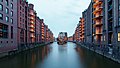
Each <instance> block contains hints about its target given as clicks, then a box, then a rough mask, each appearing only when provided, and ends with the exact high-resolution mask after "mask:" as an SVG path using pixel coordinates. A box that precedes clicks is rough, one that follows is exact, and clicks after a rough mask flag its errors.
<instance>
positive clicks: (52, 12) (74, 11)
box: [28, 0, 91, 37]
mask: <svg viewBox="0 0 120 68" xmlns="http://www.w3.org/2000/svg"><path fill="white" fill-rule="evenodd" d="M90 1H91V0H28V2H29V3H32V4H34V9H35V10H36V12H37V15H38V16H39V17H40V18H41V19H44V23H45V24H46V25H48V27H49V28H50V30H51V31H52V32H53V34H54V36H55V37H57V36H58V34H59V32H67V33H68V36H72V35H73V34H74V31H75V28H76V26H77V24H78V23H79V18H80V17H81V16H82V12H83V11H84V10H85V9H87V8H88V6H89V4H90Z"/></svg>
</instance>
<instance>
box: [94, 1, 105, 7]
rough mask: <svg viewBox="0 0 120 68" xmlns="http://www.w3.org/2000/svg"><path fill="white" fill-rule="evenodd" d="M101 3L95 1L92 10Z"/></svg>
mask: <svg viewBox="0 0 120 68" xmlns="http://www.w3.org/2000/svg"><path fill="white" fill-rule="evenodd" d="M102 3H103V2H102V1H100V0H99V1H96V2H95V3H94V4H93V8H96V7H97V6H99V5H102Z"/></svg>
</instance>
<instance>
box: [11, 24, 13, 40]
mask: <svg viewBox="0 0 120 68" xmlns="http://www.w3.org/2000/svg"><path fill="white" fill-rule="evenodd" d="M11 39H13V26H11Z"/></svg>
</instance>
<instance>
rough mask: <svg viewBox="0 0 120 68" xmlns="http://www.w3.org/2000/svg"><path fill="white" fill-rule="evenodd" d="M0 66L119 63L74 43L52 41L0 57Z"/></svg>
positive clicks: (70, 67)
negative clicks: (16, 53)
mask: <svg viewBox="0 0 120 68" xmlns="http://www.w3.org/2000/svg"><path fill="white" fill-rule="evenodd" d="M0 68H120V64H118V63H116V62H113V61H111V60H109V59H107V58H105V57H103V56H100V55H98V54H96V53H94V52H91V51H89V50H87V49H85V48H83V47H80V46H78V45H76V44H75V43H71V42H68V43H67V44H65V45H62V46H61V45H58V44H57V43H56V42H54V43H52V44H50V45H46V46H42V47H39V48H35V49H32V50H30V51H26V52H23V53H20V54H18V55H14V56H10V57H6V58H3V59H0Z"/></svg>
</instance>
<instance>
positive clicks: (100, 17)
mask: <svg viewBox="0 0 120 68" xmlns="http://www.w3.org/2000/svg"><path fill="white" fill-rule="evenodd" d="M102 18H103V15H99V16H97V17H94V18H93V20H97V19H102Z"/></svg>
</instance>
